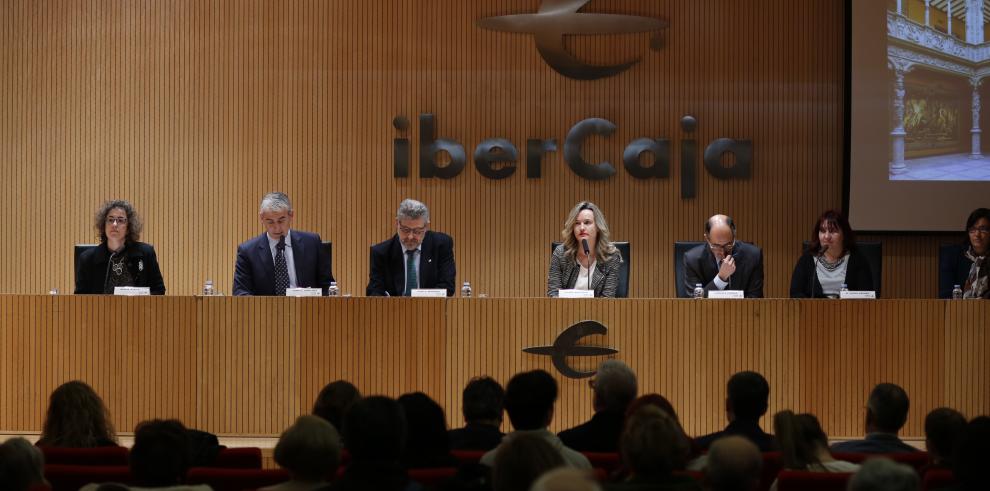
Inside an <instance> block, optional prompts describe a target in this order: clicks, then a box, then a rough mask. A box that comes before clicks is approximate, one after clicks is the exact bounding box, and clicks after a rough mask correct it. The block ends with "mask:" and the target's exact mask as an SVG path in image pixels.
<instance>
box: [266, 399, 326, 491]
mask: <svg viewBox="0 0 990 491" xmlns="http://www.w3.org/2000/svg"><path fill="white" fill-rule="evenodd" d="M274 456H275V462H276V463H278V465H279V466H280V467H282V468H283V469H285V470H286V471H288V472H289V481H286V482H284V483H282V484H277V485H274V486H268V487H266V488H261V490H260V491H310V490H314V489H319V488H321V487H324V486H326V485H327V484H328V482H329V480H330V479H332V478H333V476H334V474H336V472H337V465H338V464H340V435H338V434H337V430H336V429H334V427H333V425H331V424H330V423H328V422H327V421H326V420H324V419H323V418H320V417H318V416H312V415H308V414H307V415H304V416H300V417H299V418H297V419H296V422H295V423H293V425H292V426H290V427H289V428H288V429H286V430H285V431H283V432H282V436H280V437H279V439H278V443H277V444H275V455H274Z"/></svg>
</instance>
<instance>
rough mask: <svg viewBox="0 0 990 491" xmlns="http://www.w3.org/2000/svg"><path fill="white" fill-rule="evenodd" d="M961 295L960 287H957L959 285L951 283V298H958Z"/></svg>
mask: <svg viewBox="0 0 990 491" xmlns="http://www.w3.org/2000/svg"><path fill="white" fill-rule="evenodd" d="M962 297H963V295H962V288H959V285H952V299H953V300H959V299H961V298H962Z"/></svg>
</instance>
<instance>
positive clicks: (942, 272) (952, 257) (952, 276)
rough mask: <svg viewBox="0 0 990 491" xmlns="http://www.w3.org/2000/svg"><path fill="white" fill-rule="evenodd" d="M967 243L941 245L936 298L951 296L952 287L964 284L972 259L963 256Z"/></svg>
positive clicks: (967, 246) (971, 265)
mask: <svg viewBox="0 0 990 491" xmlns="http://www.w3.org/2000/svg"><path fill="white" fill-rule="evenodd" d="M968 249H969V245H962V244H958V245H956V246H952V247H948V246H947V247H943V248H942V249H941V250H940V251H939V258H938V259H939V260H938V298H952V287H953V286H955V285H959V286H960V287H963V286H965V285H966V279H967V278H969V270H970V268H972V267H973V261H970V260H969V258H967V257H966V256H964V254H965V253H966V251H967V250H968Z"/></svg>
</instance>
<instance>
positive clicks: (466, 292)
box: [461, 281, 471, 298]
mask: <svg viewBox="0 0 990 491" xmlns="http://www.w3.org/2000/svg"><path fill="white" fill-rule="evenodd" d="M461 296H462V297H465V298H467V297H470V296H471V283H468V282H467V281H465V282H464V286H462V287H461Z"/></svg>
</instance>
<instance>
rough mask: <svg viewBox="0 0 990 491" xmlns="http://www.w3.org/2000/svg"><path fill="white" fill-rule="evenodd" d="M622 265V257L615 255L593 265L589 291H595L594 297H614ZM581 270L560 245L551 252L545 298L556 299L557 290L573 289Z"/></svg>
mask: <svg viewBox="0 0 990 491" xmlns="http://www.w3.org/2000/svg"><path fill="white" fill-rule="evenodd" d="M621 264H622V255H621V254H619V253H618V252H616V253H615V255H614V256H612V257H611V258H610V259H608V260H606V261H599V262H598V263H597V264H596V265H595V273H594V274H593V275H591V289H592V290H594V291H595V296H596V297H611V298H614V297H615V290H616V289H618V287H619V266H620V265H621ZM580 274H581V268H580V267H579V266H578V263H577V261H575V260H573V259H571V258H569V257H567V254H565V253H564V245H563V244H561V245H559V246H557V248H556V249H554V250H553V255H552V256H551V257H550V271H548V272H547V296H548V297H556V296H557V295H558V294H559V290H561V289H567V288H574V284H575V283H577V279H578V276H579V275H580Z"/></svg>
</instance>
